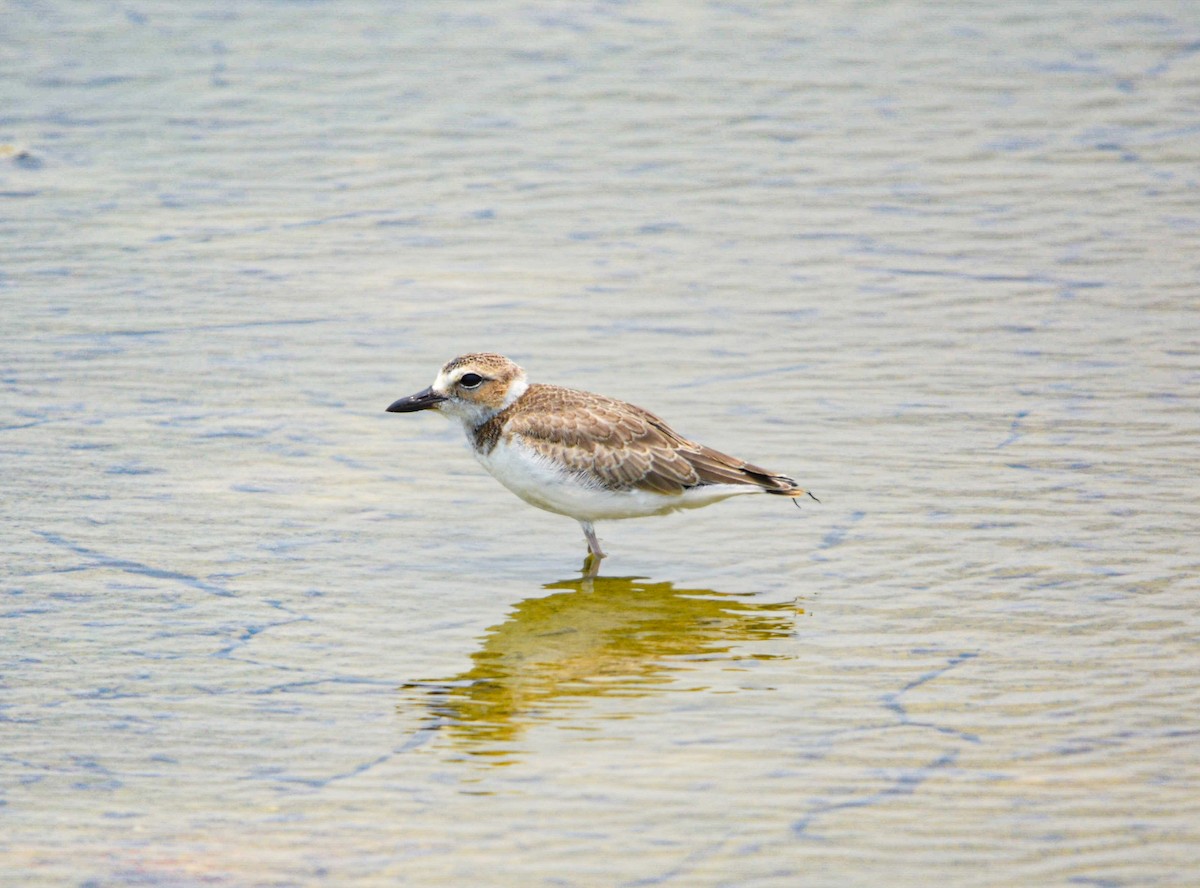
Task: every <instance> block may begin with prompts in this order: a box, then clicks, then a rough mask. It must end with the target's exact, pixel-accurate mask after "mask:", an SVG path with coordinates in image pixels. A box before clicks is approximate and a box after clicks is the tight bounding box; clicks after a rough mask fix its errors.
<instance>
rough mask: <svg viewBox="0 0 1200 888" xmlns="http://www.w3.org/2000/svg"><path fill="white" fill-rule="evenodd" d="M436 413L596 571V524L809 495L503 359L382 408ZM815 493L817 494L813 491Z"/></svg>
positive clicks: (456, 364)
mask: <svg viewBox="0 0 1200 888" xmlns="http://www.w3.org/2000/svg"><path fill="white" fill-rule="evenodd" d="M418 410H437V411H438V412H439V413H442V414H444V415H445V416H447V417H450V418H453V419H457V420H458V421H459V422H461V423H462V426H463V430H464V431H465V432H466V433H467V441H468V443H469V444H470V446H471V449H472V451H474V453H475V458H476V459H478V460H479V462H481V463H482V464H483V467H484V468H485V469H487V470H488V471H489V472H491V473H492V476H493V477H494V478H495V479H496V480H497V481H499V482H500V483H501V484H503V485H504V486H505V487H507V488H508V489H509V490H511V491H512V492H513V493H515V494H516V495H517V496H519V497H520V498H521V499H523V500H525V502H527V503H529V504H531V505H534V506H537V507H538V508H539V509H545V510H546V511H548V512H556V513H558V514H559V515H567V516H568V517H571V518H574V519H575V520H576V521H578V522H579V524H580V526H582V527H583V535H584V536H585V537H586V538H587V544H588V555H587V556H586V558H585V559H584V574H585V575H586V576H595V575H596V574H597V572H598V571H599V569H600V560H601V559H602V558H604V557H605V556H604V552H603V551H601V549H600V542H599V540H597V539H596V531H595V528H594V527H593V524H594V523H595V522H596V521H606V520H609V519H616V518H642V517H645V516H647V515H664V514H666V513H668V512H674V511H676V510H678V509H697V508H699V507H701V506H707V505H709V504H710V503H715V502H718V501H720V500H723V499H728V498H729V497H731V496H738V495H741V494H746V493H771V494H776V495H778V496H786V497H792V498H795V497H801V496H805V495H807V496H810V497H811V496H812V494H811V493H809V492H808V491H806V490H804V489H802V488H801V487H800V486H799V485H798V484H797V483H796V481H795V480H793V479H792V478H789V477H788V476H787V475H780V474H777V473H775V472H770V471H767V470H766V469H763V468H759V467H758V466H754V465H751V464H750V463H747V462H745V461H744V460H740V459H736V458H734V457H732V456H727V455H726V454H724V453H721V452H719V451H717V450H713V449H712V448H711V447H705V446H704V445H703V444H697V443H696V442H694V441H689V440H688V439H687V438H685V437H683V436H682V435H680V434H679V433H678V432H675V431H674V430H673V429H671V427H670V426H668V425H667V424H666V423H665V422H663V421H662V420H661V419H659V418H658V417H657V416H655V415H654V414H653V413H651V412H650V411H648V410H643V409H642V408H641V407H635V406H634V405H633V404H627V403H626V402H624V401H618V400H616V399H615V398H606V397H605V396H604V395H594V394H592V393H590V392H581V391H575V390H574V389H568V388H560V387H559V386H556V385H542V384H540V383H533V384H530V382H529V381H528V380H527V379H526V378H525V371H524V370H522V369H521V368H520V367H518V366H517V365H516V364H514V363H513V362H512V361H510V360H509V359H508V358H506V357H504V356H503V355H496V354H489V353H479V354H468V355H462V356H461V357H457V358H455V359H454V360H453V361H450V363H448V364H446V366H444V367H443V368H442V369H441V370H440V371H439V372H438V375H437V378H436V379H435V380H434V381H433V385H431V386H429V388H427V389H425V390H424V391H420V392H417V393H416V394H415V395H409V396H408V397H407V398H401V399H400V400H398V401H396V402H395V403H393V404H392V405H391V406H389V407H388V408H387V412H388V413H414V412H416V411H418ZM813 499H816V497H813Z"/></svg>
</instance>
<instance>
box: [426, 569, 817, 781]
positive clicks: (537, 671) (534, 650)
mask: <svg viewBox="0 0 1200 888" xmlns="http://www.w3.org/2000/svg"><path fill="white" fill-rule="evenodd" d="M544 588H546V589H551V590H562V591H558V592H556V593H555V594H553V595H548V596H542V597H537V598H527V599H526V600H524V601H522V602H521V603H520V604H518V605H517V606H516V609H515V610H514V611H513V613H512V615H511V616H509V618H508V619H507V620H505V621H504V622H503V623H501V624H500V625H498V626H493V627H492V628H491V629H489V630H488V631H487V634H486V635H485V636H484V637H483V646H482V647H481V648H480V649H479V650H478V651H476V652H475V653H474V654H472V655H471V660H472V661H473V663H472V666H471V668H470V669H469V670H467V671H466V672H463V673H461V674H459V675H457V676H454V677H453V678H449V679H442V680H433V681H422V682H415V683H412V684H408V685H405V688H406V689H407V690H409V691H416V690H419V691H420V692H422V694H423V695H424V697H425V705H427V706H428V707H429V708H430V710H431V711H432V712H433V714H434V716H435V718H436V719H437V720H438V725H439V727H441V728H442V729H443V730H445V731H446V732H448V733H449V734H450V735H451V736H452V737H454V739H455V741H456V742H457V743H458V744H460V745H461V746H462V747H463V748H464V749H465V750H466V751H467V752H469V753H471V754H473V755H483V756H492V757H495V761H496V762H497V763H503V762H505V761H507V759H506V756H508V755H509V753H510V752H511V747H510V743H511V741H513V740H514V739H515V738H516V737H517V736H518V735H519V734H520V733H521V731H522V730H523V729H524V728H525V727H526V726H528V725H529V724H531V723H533V722H535V721H542V722H544V721H548V720H551V719H554V718H561V717H562V716H563V715H564V714H565V710H566V709H567V708H568V707H569V706H570V705H571V704H573V703H579V702H581V700H582V699H583V698H592V697H602V696H643V695H645V694H649V693H652V692H654V691H655V690H656V689H659V688H662V687H663V686H665V685H667V684H669V683H670V682H671V681H672V678H673V673H675V672H677V671H678V670H680V669H683V668H686V662H685V660H684V659H683V658H695V657H697V656H706V655H707V656H725V657H728V658H729V659H742V658H766V657H769V656H770V655H768V654H765V653H762V652H757V653H756V652H754V651H753V649H747V650H740V649H739V650H737V651H735V650H734V649H735V648H737V647H738V646H740V645H743V644H745V643H747V642H756V641H764V640H767V639H771V638H779V637H782V636H786V635H788V634H790V633H791V631H792V628H793V624H794V617H795V616H796V614H797V613H799V612H800V610H799V608H798V607H797V606H796V605H795V603H793V602H785V603H782V604H761V603H756V602H753V601H748V600H746V598H745V597H742V596H736V595H731V594H729V593H723V592H714V591H713V590H711V589H677V588H675V586H674V585H672V584H671V583H651V582H646V581H645V580H643V579H641V578H637V577H596V578H594V579H590V580H589V579H579V580H564V581H561V582H557V583H549V584H547V585H546V586H545V587H544Z"/></svg>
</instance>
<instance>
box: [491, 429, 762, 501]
mask: <svg viewBox="0 0 1200 888" xmlns="http://www.w3.org/2000/svg"><path fill="white" fill-rule="evenodd" d="M475 456H476V458H477V459H478V460H479V462H480V463H481V464H482V465H483V467H484V468H485V469H487V470H488V471H489V472H491V474H492V476H493V477H494V478H495V479H496V480H497V481H499V482H500V483H501V484H503V485H504V486H505V487H507V488H508V489H509V490H511V491H512V492H513V493H515V494H516V495H517V496H519V497H520V498H521V499H523V500H525V502H527V503H529V504H530V505H534V506H537V507H538V508H539V509H545V510H546V511H548V512H557V513H558V514H560V515H568V516H570V517H572V518H575V519H576V520H579V521H603V520H611V519H614V518H640V517H643V516H646V515H662V514H665V513H667V512H674V511H675V510H677V509H695V508H698V507H700V506H707V505H708V504H709V503H714V502H717V501H718V500H723V499H727V498H728V497H731V496H737V495H739V494H744V493H760V492H762V491H761V490H760V488H758V487H755V486H751V485H741V484H737V485H735V484H719V485H711V486H706V487H701V488H696V489H694V490H688V491H685V492H684V493H682V494H679V495H675V496H673V495H669V494H662V493H654V492H652V491H647V490H607V489H605V488H604V487H603V486H602V485H601V484H600V483H599V481H598V480H597V481H591V480H589V479H588V478H587V477H586V476H584V475H580V474H577V473H572V472H569V471H567V469H566V468H565V467H564V466H563V465H562V464H561V463H557V462H555V461H554V460H551V459H547V458H546V457H544V456H542V455H541V454H540V453H538V452H537V451H535V450H533V449H532V448H530V447H527V446H525V445H524V444H522V443H521V441H520V439H519V438H514V439H511V440H509V441H505V440H503V439H501V440H500V441H497V442H496V446H495V447H494V448H492V451H491V453H486V454H485V453H480V452H478V451H475Z"/></svg>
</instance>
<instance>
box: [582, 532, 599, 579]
mask: <svg viewBox="0 0 1200 888" xmlns="http://www.w3.org/2000/svg"><path fill="white" fill-rule="evenodd" d="M579 526H580V527H582V528H583V535H584V536H585V537H587V544H588V554H587V556H586V557H585V558H584V559H583V575H584V576H587V577H594V576H596V574H598V573H600V561H601V559H603V558H604V552H602V551H601V549H600V541H599V540H598V539H596V529H595V528H594V527H592V522H590V521H580V522H579Z"/></svg>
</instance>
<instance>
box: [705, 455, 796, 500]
mask: <svg viewBox="0 0 1200 888" xmlns="http://www.w3.org/2000/svg"><path fill="white" fill-rule="evenodd" d="M691 462H692V466H693V467H694V468H695V469H696V470H697V471H698V472H699V474H700V477H701V479H702V481H703V482H704V483H707V484H754V485H756V486H758V487H761V488H762V489H763V490H764V491H766V492H767V493H773V494H775V495H777V496H787V497H791V498H792V499H797V498H799V497H802V496H809V497H812V498H813V499H814V500H817V498H816V497H815V496H813V495H812V493H811V492H809V491H807V490H805V489H804V488H803V487H801V486H800V485H799V483H797V481H796V479H795V478H791V477H789V476H787V475H780V474H779V473H778V472H771V471H768V470H767V469H764V468H762V467H760V466H755V465H751V464H750V463H748V462H744V461H743V460H740V459H736V458H734V457H732V456H729V455H727V454H724V453H721V452H720V451H717V450H713V449H711V448H709V447H701V448H700V450H699V453H697V454H696V455H694V456H693V457H692V460H691ZM817 502H820V500H817Z"/></svg>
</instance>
